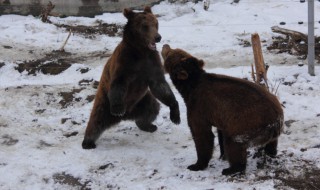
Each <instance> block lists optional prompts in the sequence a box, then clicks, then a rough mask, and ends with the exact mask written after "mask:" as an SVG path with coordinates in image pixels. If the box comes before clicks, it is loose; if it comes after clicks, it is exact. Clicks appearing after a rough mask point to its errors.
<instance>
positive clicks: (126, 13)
mask: <svg viewBox="0 0 320 190" xmlns="http://www.w3.org/2000/svg"><path fill="white" fill-rule="evenodd" d="M123 15H124V16H125V17H126V18H127V19H129V18H131V17H132V16H133V15H134V12H133V11H132V10H131V9H127V8H125V9H124V10H123Z"/></svg>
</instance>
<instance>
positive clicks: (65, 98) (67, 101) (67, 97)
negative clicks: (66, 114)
mask: <svg viewBox="0 0 320 190" xmlns="http://www.w3.org/2000/svg"><path fill="white" fill-rule="evenodd" d="M82 90H83V88H80V89H73V90H72V91H70V92H60V93H59V96H62V100H61V101H60V102H59V104H60V105H61V107H62V108H67V107H68V106H70V105H72V102H73V101H76V102H79V101H80V100H81V98H75V97H74V94H76V93H79V92H81V91H82Z"/></svg>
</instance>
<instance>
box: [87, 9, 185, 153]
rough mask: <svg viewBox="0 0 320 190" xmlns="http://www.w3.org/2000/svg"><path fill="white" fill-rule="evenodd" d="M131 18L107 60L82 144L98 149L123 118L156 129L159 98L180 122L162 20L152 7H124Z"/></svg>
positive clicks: (149, 130)
mask: <svg viewBox="0 0 320 190" xmlns="http://www.w3.org/2000/svg"><path fill="white" fill-rule="evenodd" d="M123 14H124V16H125V17H126V18H127V19H128V21H127V23H126V25H125V27H124V31H123V39H122V41H121V42H120V44H119V45H118V46H117V47H116V49H115V50H114V52H113V54H112V56H111V57H110V59H109V60H108V62H107V63H106V65H105V67H104V70H103V73H102V76H101V79H100V83H99V86H98V91H97V94H96V96H95V101H94V105H93V109H92V112H91V115H90V119H89V122H88V125H87V128H86V131H85V136H84V140H83V142H82V147H83V148H84V149H92V148H95V147H96V145H95V141H96V140H97V139H98V138H99V136H100V135H101V134H102V133H103V131H105V130H106V129H107V128H110V127H112V126H114V125H115V124H117V123H119V122H120V121H121V120H134V121H135V123H136V124H137V126H138V127H139V129H141V130H143V131H147V132H154V131H156V130H157V127H156V126H155V125H153V124H152V122H153V121H154V120H155V118H156V117H157V115H158V113H159V109H160V105H159V103H158V102H157V100H156V99H158V100H159V101H160V102H162V103H163V104H165V105H166V106H168V107H169V108H170V119H171V121H172V122H173V123H175V124H179V123H180V112H179V105H178V102H177V101H176V99H175V96H174V94H173V92H172V91H171V89H170V87H169V85H168V83H167V82H166V80H165V77H164V69H163V66H162V63H161V59H160V56H159V53H158V51H157V49H156V43H157V42H159V41H160V40H161V36H160V34H159V33H158V21H157V18H156V17H155V15H153V13H152V11H151V9H150V7H145V9H144V11H143V12H133V11H132V10H130V9H124V11H123Z"/></svg>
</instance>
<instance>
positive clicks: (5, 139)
mask: <svg viewBox="0 0 320 190" xmlns="http://www.w3.org/2000/svg"><path fill="white" fill-rule="evenodd" d="M2 139H3V141H2V143H1V144H3V145H7V146H13V145H15V144H17V143H18V142H19V140H18V139H14V138H13V137H11V136H9V135H3V136H2Z"/></svg>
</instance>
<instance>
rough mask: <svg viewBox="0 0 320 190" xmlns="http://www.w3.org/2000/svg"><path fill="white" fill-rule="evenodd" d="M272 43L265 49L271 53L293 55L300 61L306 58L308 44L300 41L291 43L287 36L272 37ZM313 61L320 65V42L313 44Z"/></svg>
mask: <svg viewBox="0 0 320 190" xmlns="http://www.w3.org/2000/svg"><path fill="white" fill-rule="evenodd" d="M272 41H273V42H272V44H271V45H269V46H268V47H267V49H268V50H269V51H273V52H275V53H277V54H279V53H288V54H290V55H295V56H297V57H298V59H300V60H305V59H306V58H307V55H308V44H307V43H304V42H303V41H301V40H300V41H299V40H298V41H292V40H291V39H290V38H289V37H287V36H286V37H284V36H275V37H272ZM293 45H294V47H293ZM315 59H316V60H318V63H320V41H316V42H315Z"/></svg>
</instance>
